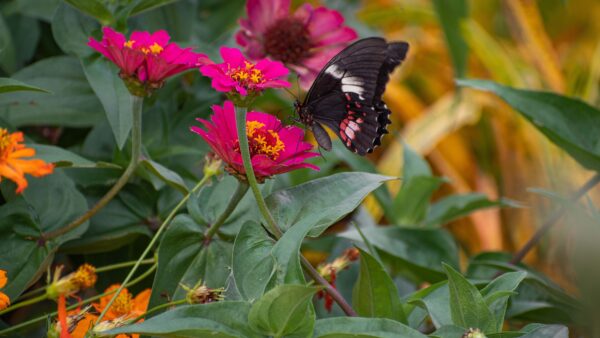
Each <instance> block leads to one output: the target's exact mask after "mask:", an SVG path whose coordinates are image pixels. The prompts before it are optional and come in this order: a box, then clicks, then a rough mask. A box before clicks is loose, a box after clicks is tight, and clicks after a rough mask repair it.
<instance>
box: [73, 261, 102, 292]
mask: <svg viewBox="0 0 600 338" xmlns="http://www.w3.org/2000/svg"><path fill="white" fill-rule="evenodd" d="M97 278H98V277H97V276H96V268H95V267H94V266H93V265H90V264H83V265H81V266H80V267H79V268H78V269H77V271H76V272H75V276H73V283H74V284H77V285H79V287H80V288H81V289H87V288H90V287H92V286H94V284H96V279H97Z"/></svg>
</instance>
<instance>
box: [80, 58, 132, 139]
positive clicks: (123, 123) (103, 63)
mask: <svg viewBox="0 0 600 338" xmlns="http://www.w3.org/2000/svg"><path fill="white" fill-rule="evenodd" d="M82 64H83V71H84V73H85V76H86V78H87V79H88V81H89V83H90V86H91V87H92V89H93V90H94V92H95V93H96V95H97V96H98V98H99V99H100V102H101V103H102V106H103V107H104V111H105V113H106V118H107V119H108V123H110V126H111V128H112V131H113V134H114V135H115V139H116V141H117V146H118V147H119V149H121V148H123V145H124V144H125V141H127V138H128V137H129V132H130V131H131V127H132V125H133V110H134V109H141V107H139V106H138V105H141V104H142V102H141V100H143V99H141V98H139V97H134V96H133V95H131V94H130V93H129V90H127V87H125V84H124V83H123V80H122V79H121V78H120V77H119V75H118V74H117V70H116V69H115V67H114V66H112V65H111V62H110V61H108V60H106V59H104V58H103V57H99V58H87V59H85V60H83V62H82Z"/></svg>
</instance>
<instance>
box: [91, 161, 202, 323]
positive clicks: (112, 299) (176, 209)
mask: <svg viewBox="0 0 600 338" xmlns="http://www.w3.org/2000/svg"><path fill="white" fill-rule="evenodd" d="M206 173H207V171H205V175H204V177H203V178H202V179H201V180H200V182H198V184H196V186H195V187H194V188H193V189H192V190H191V191H190V192H188V193H187V195H185V197H184V198H182V199H181V201H179V203H178V204H177V205H176V206H175V208H173V210H171V213H170V214H169V216H167V218H166V219H165V220H164V221H163V222H162V224H161V225H160V227H159V228H158V231H157V232H156V234H154V237H152V240H151V241H150V243H148V246H146V249H145V250H144V252H142V255H141V256H140V258H139V259H138V260H137V262H135V265H134V266H133V268H131V270H130V271H129V274H128V275H127V277H125V280H124V281H123V283H121V286H120V287H119V289H118V290H117V292H116V293H115V295H114V296H113V297H112V298H111V300H110V301H109V302H108V304H107V305H106V307H105V308H104V310H103V311H102V313H100V316H98V319H96V322H95V323H94V325H98V323H100V321H101V320H102V318H104V315H106V312H107V311H108V309H109V308H110V307H111V305H112V304H113V302H114V301H115V299H117V295H118V294H119V293H120V292H121V290H123V288H124V287H125V284H127V282H129V280H130V279H131V277H132V276H133V274H134V273H135V271H136V270H137V268H138V267H139V266H140V264H141V263H142V261H143V260H144V258H146V256H147V255H148V253H149V252H150V250H151V249H152V247H153V246H154V244H155V243H156V241H157V240H158V238H159V237H160V235H161V234H162V232H163V231H164V230H165V229H166V228H167V225H168V224H169V223H170V222H171V220H172V219H173V217H175V215H176V214H177V212H178V211H179V209H181V207H183V206H184V205H185V203H186V202H187V200H188V199H189V198H190V196H191V195H192V194H194V193H195V192H196V191H197V190H198V189H200V187H202V186H203V185H204V184H205V183H206V182H208V180H209V179H210V178H211V177H212V176H213V175H211V174H206Z"/></svg>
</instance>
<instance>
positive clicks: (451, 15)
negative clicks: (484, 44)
mask: <svg viewBox="0 0 600 338" xmlns="http://www.w3.org/2000/svg"><path fill="white" fill-rule="evenodd" d="M433 5H434V7H435V12H436V14H437V16H438V18H439V20H440V23H441V25H442V28H443V29H444V35H445V36H446V43H447V44H448V51H449V52H450V56H451V57H452V65H453V66H454V73H455V76H456V77H462V76H464V75H465V73H466V71H467V57H468V53H469V50H468V47H467V43H466V42H465V40H464V39H463V37H462V34H461V31H460V24H461V20H464V19H466V18H467V17H468V15H469V9H468V6H467V1H466V0H452V1H446V0H433Z"/></svg>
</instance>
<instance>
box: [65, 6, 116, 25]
mask: <svg viewBox="0 0 600 338" xmlns="http://www.w3.org/2000/svg"><path fill="white" fill-rule="evenodd" d="M65 1H66V2H67V3H68V4H69V5H71V6H73V7H75V8H77V9H78V10H80V11H82V12H84V13H86V14H88V15H90V16H92V17H93V18H96V19H97V20H98V21H100V23H102V25H103V26H106V25H108V24H110V23H111V22H112V20H113V15H112V13H111V12H110V10H109V9H108V8H106V7H105V6H104V4H103V3H102V1H100V0H65Z"/></svg>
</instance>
